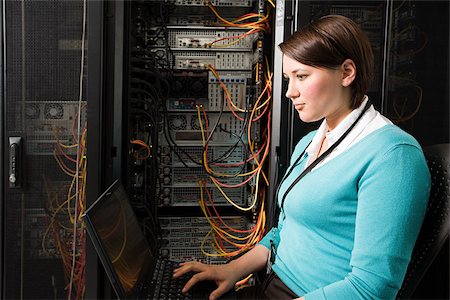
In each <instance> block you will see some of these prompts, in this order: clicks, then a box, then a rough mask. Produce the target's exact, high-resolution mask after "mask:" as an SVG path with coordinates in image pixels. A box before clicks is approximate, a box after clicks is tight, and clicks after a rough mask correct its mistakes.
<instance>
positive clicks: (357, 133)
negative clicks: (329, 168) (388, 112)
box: [305, 96, 392, 169]
mask: <svg viewBox="0 0 450 300" xmlns="http://www.w3.org/2000/svg"><path fill="white" fill-rule="evenodd" d="M367 101H368V97H367V96H365V97H364V100H363V102H362V103H361V105H360V106H359V107H358V108H356V109H354V110H353V111H352V112H351V113H350V114H349V115H348V116H347V117H345V119H344V120H342V121H341V122H340V123H339V124H338V126H336V128H334V129H333V130H331V131H329V132H327V128H328V126H327V121H326V119H324V120H323V122H322V124H321V125H320V127H319V129H318V130H317V132H316V134H315V135H314V138H313V139H312V141H311V144H310V145H309V146H308V148H306V150H305V152H306V153H307V154H308V162H307V163H306V164H305V168H306V167H307V166H309V165H310V164H311V163H312V162H313V161H314V160H315V158H316V157H317V153H318V151H319V150H320V146H321V144H322V141H323V139H324V136H325V135H326V137H327V143H328V147H331V145H333V144H334V143H335V142H336V141H337V140H338V139H339V138H340V137H341V136H342V135H343V134H344V132H345V131H347V129H348V128H349V127H350V126H351V125H352V124H353V122H355V120H356V119H357V118H358V116H359V115H360V114H361V112H362V111H363V109H364V107H365V105H366V103H367ZM388 124H392V122H391V121H390V120H389V119H387V118H386V117H384V116H383V115H381V114H380V113H379V112H378V111H376V110H375V108H374V107H373V105H371V106H370V107H369V109H368V110H367V111H366V113H365V114H364V115H363V116H362V118H361V119H360V120H359V122H358V123H357V124H356V125H355V127H353V129H352V130H351V131H350V132H349V134H348V135H347V137H345V138H344V140H343V141H342V142H341V143H340V144H339V145H338V146H337V147H336V148H335V149H334V150H333V151H332V152H331V153H330V155H328V156H327V157H326V158H325V159H324V160H322V161H321V162H320V163H319V164H318V165H317V166H315V167H314V169H315V168H318V167H320V166H322V165H324V164H326V163H327V162H329V161H330V160H332V159H333V158H335V157H336V156H338V155H339V154H341V153H343V152H344V151H346V150H347V149H348V148H350V147H351V146H352V145H354V144H355V143H356V142H358V141H359V140H361V139H362V138H364V137H365V136H367V135H368V134H369V133H371V132H373V131H375V130H377V129H379V128H381V127H383V126H385V125H388Z"/></svg>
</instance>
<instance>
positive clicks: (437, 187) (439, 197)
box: [397, 144, 450, 299]
mask: <svg viewBox="0 0 450 300" xmlns="http://www.w3.org/2000/svg"><path fill="white" fill-rule="evenodd" d="M449 148H450V144H439V145H434V146H430V147H427V148H424V153H425V157H426V159H427V164H428V168H429V169H430V173H431V192H430V198H429V200H428V201H429V202H428V207H427V211H426V213H425V219H424V222H423V225H422V228H421V230H420V233H419V237H418V239H417V242H416V245H415V246H414V250H413V253H412V257H411V261H410V263H409V265H408V270H407V271H406V276H405V279H404V281H403V284H402V287H401V289H400V290H399V292H398V294H397V298H400V299H410V298H411V297H412V295H413V293H414V291H415V290H416V288H417V286H418V285H419V283H420V281H421V279H422V278H423V276H424V275H425V273H426V272H427V270H428V268H429V267H430V265H431V264H432V262H433V261H434V259H435V258H436V256H437V255H438V254H439V251H440V250H441V249H442V247H443V246H444V245H445V243H448V237H449V229H450V228H449V198H450V190H449V185H450V159H449Z"/></svg>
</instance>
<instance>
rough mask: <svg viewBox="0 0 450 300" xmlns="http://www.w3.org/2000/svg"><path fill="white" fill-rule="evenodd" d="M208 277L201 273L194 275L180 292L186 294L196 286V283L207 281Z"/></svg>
mask: <svg viewBox="0 0 450 300" xmlns="http://www.w3.org/2000/svg"><path fill="white" fill-rule="evenodd" d="M209 277H210V276H208V274H207V273H205V272H201V273H197V274H194V275H193V276H192V277H191V279H189V280H188V282H186V284H185V285H184V287H183V289H182V290H181V291H182V292H183V293H187V292H188V291H189V290H190V289H191V288H192V287H193V286H194V285H196V284H197V283H198V282H200V281H203V280H207V279H210V278H209Z"/></svg>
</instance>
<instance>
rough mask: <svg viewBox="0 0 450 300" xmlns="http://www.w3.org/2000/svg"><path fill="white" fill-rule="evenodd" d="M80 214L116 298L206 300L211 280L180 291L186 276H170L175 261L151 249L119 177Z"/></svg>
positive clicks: (210, 290) (174, 266) (175, 265)
mask: <svg viewBox="0 0 450 300" xmlns="http://www.w3.org/2000/svg"><path fill="white" fill-rule="evenodd" d="M82 217H83V219H84V221H85V224H86V228H87V231H88V234H89V236H90V238H91V240H92V242H93V244H94V247H95V250H96V251H97V254H98V256H99V258H100V261H101V262H102V264H103V267H104V268H105V272H106V274H107V276H108V278H109V281H110V282H111V285H112V287H113V289H114V291H115V292H116V294H117V297H118V299H208V297H209V294H210V293H211V292H212V291H213V290H214V289H215V288H216V285H215V283H214V282H202V283H200V284H196V285H195V286H194V287H193V288H192V291H190V292H189V293H188V294H183V293H182V292H181V289H182V288H183V286H184V284H185V283H186V282H187V280H188V279H189V275H188V276H185V277H184V278H181V279H177V280H174V279H172V274H173V269H174V268H176V267H177V266H178V263H177V262H174V261H169V260H167V259H164V258H162V257H159V256H158V255H157V254H156V253H153V252H152V250H151V249H157V247H156V244H155V245H150V244H149V241H148V240H147V239H146V237H145V236H144V233H143V232H142V230H141V228H140V226H139V223H138V221H137V218H136V215H135V214H134V211H133V209H132V207H131V204H130V201H129V197H128V195H127V193H126V191H125V189H124V187H123V185H122V184H121V182H120V181H119V180H116V181H115V182H114V183H113V184H112V185H111V186H110V187H109V188H108V189H107V190H106V191H105V192H104V193H103V194H102V195H101V196H100V197H99V198H98V199H97V200H96V201H95V202H94V203H93V204H92V205H91V206H90V207H89V208H88V209H87V210H86V212H85V213H84V214H83V216H82ZM151 242H152V241H150V243H151ZM155 243H156V241H155ZM234 297H235V296H233V294H232V293H228V294H227V296H226V298H230V299H231V298H234ZM222 299H223V298H222Z"/></svg>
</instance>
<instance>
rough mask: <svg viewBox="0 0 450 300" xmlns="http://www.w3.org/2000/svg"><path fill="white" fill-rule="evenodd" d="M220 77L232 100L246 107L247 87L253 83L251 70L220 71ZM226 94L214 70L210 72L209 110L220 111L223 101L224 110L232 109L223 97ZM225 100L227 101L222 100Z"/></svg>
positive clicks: (237, 104) (239, 105)
mask: <svg viewBox="0 0 450 300" xmlns="http://www.w3.org/2000/svg"><path fill="white" fill-rule="evenodd" d="M218 75H219V78H220V80H221V81H222V82H223V84H224V85H225V86H226V88H227V90H228V92H229V94H230V98H231V100H232V101H233V102H234V103H235V104H236V106H238V107H240V108H245V106H246V103H245V102H246V98H247V87H248V86H249V85H250V83H251V79H252V73H251V72H232V71H228V72H223V71H222V72H219V74H218ZM223 95H224V92H223V89H222V87H221V85H220V83H219V80H218V79H217V78H216V77H214V75H213V74H212V72H210V74H209V79H208V99H209V107H208V108H209V110H210V111H218V110H220V109H221V105H222V103H223V110H224V111H230V109H229V108H228V105H227V103H226V99H222V98H223ZM222 100H225V101H222Z"/></svg>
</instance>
